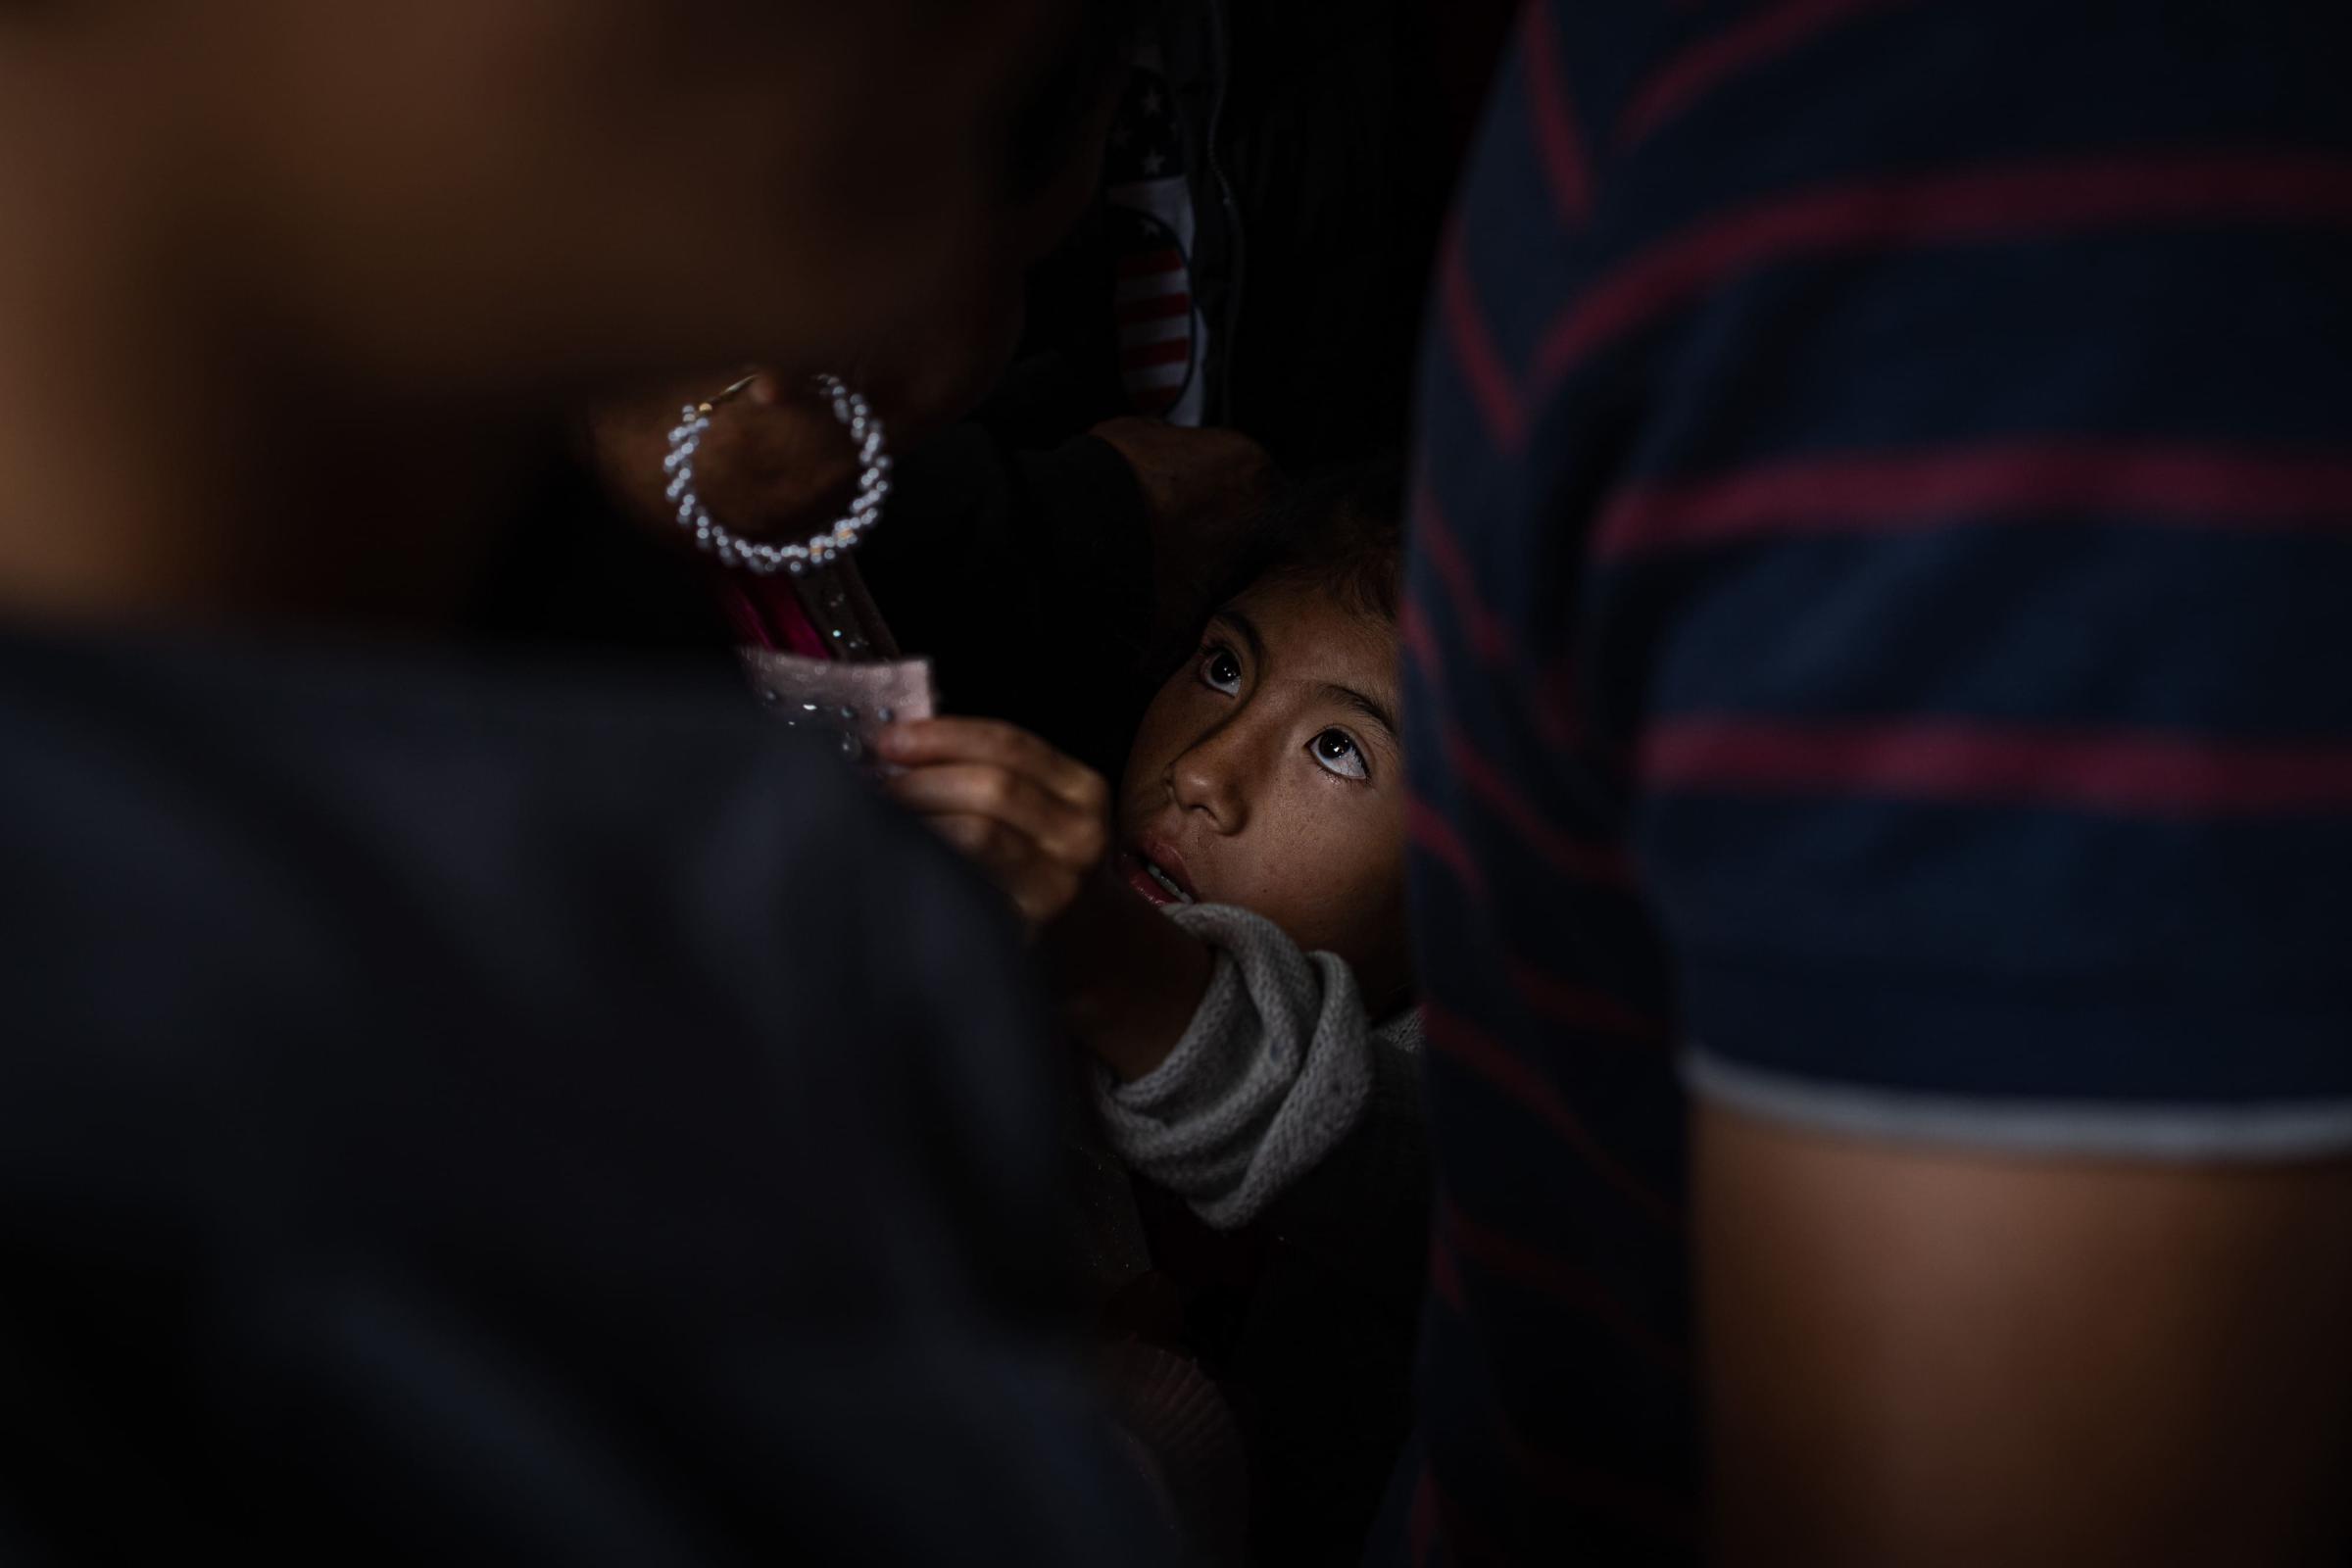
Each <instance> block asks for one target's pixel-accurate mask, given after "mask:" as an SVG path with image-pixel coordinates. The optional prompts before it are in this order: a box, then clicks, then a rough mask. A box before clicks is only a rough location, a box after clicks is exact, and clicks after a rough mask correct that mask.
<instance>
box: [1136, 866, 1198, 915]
mask: <svg viewBox="0 0 2352 1568" xmlns="http://www.w3.org/2000/svg"><path fill="white" fill-rule="evenodd" d="M1144 869H1145V870H1147V871H1149V872H1151V873H1152V881H1154V882H1156V883H1158V884H1159V885H1160V886H1161V887H1163V888H1166V889H1167V890H1168V896H1169V897H1170V898H1173V899H1181V900H1182V901H1183V902H1185V903H1186V904H1190V903H1192V902H1193V901H1192V898H1191V896H1190V895H1188V894H1187V893H1186V892H1185V891H1184V889H1182V888H1180V887H1178V886H1177V885H1176V879H1175V878H1174V877H1171V876H1169V875H1168V873H1167V872H1165V871H1162V870H1161V869H1160V868H1159V867H1158V866H1156V865H1153V864H1152V862H1151V861H1149V860H1147V861H1145V862H1144Z"/></svg>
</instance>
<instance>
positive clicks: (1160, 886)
mask: <svg viewBox="0 0 2352 1568" xmlns="http://www.w3.org/2000/svg"><path fill="white" fill-rule="evenodd" d="M1119 870H1120V871H1121V872H1122V873H1123V874H1124V875H1125V877H1126V879H1127V885H1128V886H1129V887H1131V888H1133V889H1135V891H1136V892H1137V893H1138V894H1140V895H1141V896H1142V897H1143V898H1144V899H1145V900H1147V901H1148V902H1150V903H1151V904H1153V905H1155V906H1157V907H1160V908H1166V907H1168V906H1170V905H1175V904H1191V903H1194V902H1195V900H1194V898H1193V896H1192V895H1191V894H1190V893H1187V892H1186V891H1185V890H1184V884H1182V883H1181V882H1178V881H1177V880H1176V879H1175V877H1173V876H1171V875H1169V874H1168V872H1167V871H1166V870H1165V869H1164V868H1163V867H1161V866H1160V865H1159V864H1158V863H1157V862H1155V861H1153V860H1151V859H1149V858H1146V857H1145V856H1143V855H1141V854H1139V853H1138V852H1136V851H1134V850H1129V851H1128V852H1127V853H1126V854H1124V855H1122V856H1120V857H1119Z"/></svg>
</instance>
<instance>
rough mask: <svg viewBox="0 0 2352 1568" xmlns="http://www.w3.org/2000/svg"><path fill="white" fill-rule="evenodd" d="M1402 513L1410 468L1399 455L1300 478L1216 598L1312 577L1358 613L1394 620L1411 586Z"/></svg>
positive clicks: (1279, 504) (1267, 521)
mask: <svg viewBox="0 0 2352 1568" xmlns="http://www.w3.org/2000/svg"><path fill="white" fill-rule="evenodd" d="M1403 512H1404V466H1403V464H1402V463H1400V462H1398V461H1397V460H1395V459H1383V460H1380V461H1377V462H1370V463H1362V464H1355V465H1350V466H1347V467H1342V468H1334V469H1331V470H1328V471H1326V472H1324V473H1321V474H1318V475H1316V476H1315V477H1313V478H1311V479H1307V480H1303V481H1301V482H1299V483H1298V484H1295V485H1293V486H1291V487H1290V489H1289V490H1288V491H1286V492H1285V493H1284V495H1283V497H1282V499H1281V500H1280V501H1279V502H1277V503H1276V504H1275V506H1274V509H1273V510H1272V511H1271V512H1270V513H1269V514H1267V515H1266V517H1265V520H1264V521H1263V523H1262V524H1260V527H1259V530H1258V533H1257V536H1256V538H1255V539H1254V540H1253V541H1252V544H1251V546H1250V549H1248V550H1247V551H1245V552H1244V554H1243V557H1242V559H1241V560H1240V561H1239V562H1237V563H1236V564H1235V570H1234V571H1233V572H1232V573H1231V575H1229V577H1228V578H1227V580H1226V583H1225V589H1226V591H1225V592H1224V593H1223V594H1222V595H1220V596H1219V599H1218V601H1217V602H1218V603H1219V604H1222V603H1224V602H1225V601H1227V600H1230V599H1232V598H1233V597H1234V596H1235V595H1236V594H1239V593H1242V592H1243V591H1245V590H1246V589H1248V588H1249V587H1250V584H1252V583H1256V582H1264V581H1267V580H1272V581H1275V582H1282V583H1309V584H1313V585H1315V586H1317V587H1320V588H1324V589H1326V590H1328V591H1329V592H1330V593H1331V594H1332V595H1333V596H1334V597H1336V598H1337V599H1339V600H1340V602H1341V603H1343V604H1345V605H1346V606H1347V607H1348V609H1349V610H1351V611H1353V612H1355V613H1357V614H1360V615H1364V616H1367V617H1376V618H1378V619H1381V620H1386V621H1390V622H1392V623H1394V622H1395V621H1396V619H1397V607H1398V604H1399V601H1400V600H1401V598H1402V596H1403V591H1404V526H1403ZM1210 608H1212V609H1213V608H1214V607H1213V606H1212V607H1210Z"/></svg>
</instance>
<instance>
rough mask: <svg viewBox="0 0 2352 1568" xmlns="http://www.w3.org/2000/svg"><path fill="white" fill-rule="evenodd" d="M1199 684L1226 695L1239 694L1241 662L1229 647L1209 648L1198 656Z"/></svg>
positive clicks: (1240, 687)
mask: <svg viewBox="0 0 2352 1568" xmlns="http://www.w3.org/2000/svg"><path fill="white" fill-rule="evenodd" d="M1201 684H1202V685H1203V686H1206V687H1207V688H1209V690H1211V691H1219V692H1223V693H1224V694H1225V695H1226V696H1228V697H1237V696H1239V695H1241V690H1242V662H1241V661H1240V660H1238V659H1236V658H1234V657H1233V651H1232V650H1231V649H1229V648H1211V649H1209V650H1207V651H1206V652H1205V653H1203V654H1202V655H1201Z"/></svg>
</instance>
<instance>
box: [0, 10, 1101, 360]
mask: <svg viewBox="0 0 2352 1568" xmlns="http://www.w3.org/2000/svg"><path fill="white" fill-rule="evenodd" d="M1075 3H1076V0H960V3H958V0H859V3H858V4H854V5H843V4H836V3H833V0H398V3H388V0H378V3H368V4H362V3H341V0H338V3H333V4H320V3H319V0H132V3H128V4H120V5H98V4H95V3H91V4H88V5H82V4H79V3H77V0H61V3H58V4H52V5H42V6H34V7H31V8H30V9H29V11H27V12H26V13H25V14H24V15H23V16H20V17H18V18H17V19H15V20H13V21H11V20H7V19H6V18H5V15H4V14H0V29H4V30H0V49H5V50H6V51H7V52H8V56H9V57H10V58H9V60H8V62H7V63H8V64H11V65H18V66H21V67H23V68H24V70H25V75H26V79H27V80H35V79H37V80H41V81H45V82H48V83H51V84H53V85H54V86H55V87H56V89H57V91H56V96H57V97H58V99H59V100H60V101H61V102H62V101H64V99H65V98H66V97H67V96H68V89H69V88H71V89H73V96H74V97H75V98H76V99H77V100H78V101H79V102H81V103H83V104H85V105H87V106H90V109H91V111H92V112H90V113H88V114H87V115H86V116H85V117H84V118H85V119H86V120H87V121H88V122H90V123H98V122H101V121H103V122H104V124H105V129H104V132H103V134H104V135H105V136H106V137H107V138H108V139H109V141H110V143H111V146H112V148H113V150H114V153H115V157H114V158H113V159H112V161H111V163H110V166H109V167H110V169H111V171H112V172H114V173H115V174H117V175H118V176H120V177H121V178H123V179H124V180H127V181H128V182H130V183H134V184H139V185H142V186H143V187H144V189H143V192H142V194H143V195H144V196H146V197H147V198H149V201H148V204H147V206H146V207H145V208H143V209H142V210H143V211H145V212H147V213H149V214H150V215H151V216H150V217H149V218H147V219H146V220H145V221H147V222H148V224H149V226H151V227H152V228H154V229H156V230H157V237H158V238H160V239H162V240H164V241H165V242H166V244H165V245H164V246H160V247H159V249H168V254H169V255H170V256H171V258H172V269H173V274H174V275H173V279H172V286H175V287H181V288H186V289H190V290H200V291H202V292H203V294H204V296H205V299H206V303H207V304H208V305H211V306H215V307H219V308H222V309H223V319H226V320H232V321H234V322H236V323H237V325H238V326H239V327H241V328H242V331H241V332H240V333H239V334H238V335H237V336H236V337H235V339H234V341H235V343H236V344H237V345H238V346H239V347H240V348H241V349H245V350H251V351H255V352H263V353H268V354H270V355H273V356H281V357H284V358H286V359H288V360H290V361H293V362H297V363H303V364H307V365H309V366H312V367H315V368H317V369H318V371H319V374H320V375H321V376H324V377H335V376H341V377H344V378H347V379H352V380H357V381H364V382H368V383H370V384H372V385H375V386H378V387H381V388H383V389H385V390H387V391H390V392H392V393H393V394H395V395H399V394H401V393H403V392H408V393H413V394H414V395H416V396H417V398H419V399H453V398H479V399H483V400H486V401H495V400H501V399H506V400H516V399H525V398H531V397H535V396H536V395H537V394H538V393H539V392H540V390H541V388H542V387H544V386H546V385H548V384H549V383H551V382H561V383H565V384H570V385H576V386H580V387H594V386H599V385H609V384H625V383H627V382H630V381H635V380H639V379H642V378H645V377H649V376H655V375H659V374H662V373H663V372H667V371H674V370H677V369H680V368H685V367H692V366H698V365H706V364H714V363H721V362H725V361H729V360H734V359H739V358H742V357H746V356H755V357H759V358H760V359H762V360H765V361H768V362H770V363H776V364H780V365H789V366H794V367H809V368H814V367H817V366H821V365H826V364H833V363H842V362H845V361H846V360H848V359H850V358H852V357H855V356H856V355H858V354H859V353H861V352H863V351H864V350H865V349H866V348H867V347H868V346H869V345H871V344H873V343H875V342H877V341H881V340H884V339H887V338H888V337H889V335H890V333H891V330H892V328H893V327H894V326H896V325H897V324H898V323H902V322H905V321H907V320H908V319H922V318H924V317H926V316H935V315H938V314H943V313H945V312H946V311H948V310H950V309H952V308H953V306H954V303H955V302H956V301H957V300H958V299H960V298H961V297H962V296H963V294H964V293H965V291H967V290H968V288H969V286H970V284H969V278H970V276H971V274H972V272H973V270H974V269H975V267H977V266H981V265H984V264H985V263H986V262H987V261H988V259H990V258H993V257H996V256H998V255H1000V254H1001V253H1003V252H1004V251H1005V250H1006V249H1007V248H1008V247H1010V246H1013V245H1016V244H1017V243H1018V242H1017V241H1016V240H1015V239H1013V238H1012V237H1010V235H1009V233H1008V228H1009V226H1010V225H1011V224H1012V223H1013V222H1014V221H1016V220H1015V215H1014V214H1012V213H1011V212H1009V211H1008V209H1007V204H1006V202H1005V197H1004V189H1005V182H1006V180H1007V179H1008V177H1009V176H1008V172H1007V171H1008V168H1009V164H1010V152H1009V148H1010V144H1011V137H1012V127H1013V123H1014V119H1015V117H1016V115H1017V114H1018V113H1019V112H1020V109H1021V106H1022V102H1023V98H1024V94H1025V92H1026V91H1027V90H1028V88H1029V87H1030V85H1031V83H1032V81H1033V79H1034V76H1035V74H1036V73H1037V72H1038V71H1039V70H1040V69H1042V67H1041V63H1042V62H1043V61H1044V60H1045V59H1046V58H1047V57H1048V56H1049V55H1050V53H1051V52H1052V50H1053V49H1054V47H1055V44H1056V40H1057V38H1058V36H1059V34H1060V32H1061V29H1062V27H1063V25H1064V24H1065V23H1066V20H1067V15H1068V13H1069V11H1070V9H1071V8H1072V7H1073V6H1074V4H1075ZM0 69H4V68H0ZM118 193H119V192H118Z"/></svg>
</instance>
